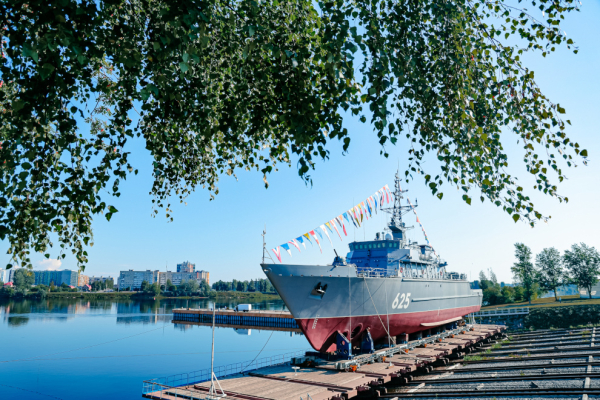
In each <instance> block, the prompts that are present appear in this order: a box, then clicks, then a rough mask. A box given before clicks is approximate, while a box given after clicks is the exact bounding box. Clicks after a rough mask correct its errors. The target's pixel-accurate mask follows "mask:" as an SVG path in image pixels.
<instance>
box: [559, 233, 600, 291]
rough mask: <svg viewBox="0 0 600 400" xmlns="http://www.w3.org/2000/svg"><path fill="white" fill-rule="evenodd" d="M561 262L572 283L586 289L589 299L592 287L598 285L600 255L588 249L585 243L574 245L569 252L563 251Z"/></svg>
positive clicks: (594, 250) (594, 249)
mask: <svg viewBox="0 0 600 400" xmlns="http://www.w3.org/2000/svg"><path fill="white" fill-rule="evenodd" d="M563 260H564V263H565V266H566V267H567V269H568V270H569V272H570V274H571V278H572V279H573V282H574V283H575V284H577V286H579V287H582V288H585V289H587V292H588V295H589V296H590V299H591V298H592V286H594V285H595V284H596V283H598V275H600V254H598V251H597V250H596V248H595V247H589V246H587V245H586V244H585V243H580V244H579V245H577V244H574V245H572V246H571V250H565V254H564V256H563Z"/></svg>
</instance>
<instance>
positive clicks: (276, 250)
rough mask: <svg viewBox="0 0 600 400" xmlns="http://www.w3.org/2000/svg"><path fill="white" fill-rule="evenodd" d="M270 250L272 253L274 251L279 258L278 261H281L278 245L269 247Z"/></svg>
mask: <svg viewBox="0 0 600 400" xmlns="http://www.w3.org/2000/svg"><path fill="white" fill-rule="evenodd" d="M271 251H272V252H273V253H275V255H276V256H277V259H278V260H279V262H281V250H280V249H279V246H277V247H276V248H274V249H271Z"/></svg>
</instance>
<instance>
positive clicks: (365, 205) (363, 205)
mask: <svg viewBox="0 0 600 400" xmlns="http://www.w3.org/2000/svg"><path fill="white" fill-rule="evenodd" d="M391 197H392V194H391V192H390V191H389V186H388V185H385V186H384V187H382V188H381V189H379V190H378V191H377V192H375V193H374V194H373V195H371V196H369V197H367V198H366V200H365V201H362V202H360V203H358V204H357V205H355V206H354V207H352V208H351V209H349V210H347V211H346V212H344V213H342V214H340V215H339V216H337V217H334V218H333V219H331V220H330V221H327V222H325V223H324V224H323V225H320V226H319V227H318V228H315V229H314V230H311V231H310V232H308V233H305V234H303V235H301V236H298V237H297V238H296V239H292V240H290V241H288V242H287V243H284V244H282V245H280V246H277V247H276V248H274V249H271V251H273V253H274V254H275V256H277V259H278V260H279V262H281V249H282V248H283V249H284V250H285V251H287V252H288V254H289V255H290V257H291V256H292V250H291V247H290V245H292V246H294V247H295V248H296V249H298V251H299V252H301V249H300V243H302V246H304V249H306V242H305V240H308V242H309V243H310V244H311V245H312V244H313V243H312V239H314V240H315V242H317V245H318V246H319V250H320V251H321V253H322V252H323V249H322V247H321V241H320V240H319V238H320V239H321V240H324V238H323V234H325V236H327V239H328V240H329V243H330V244H331V245H332V246H333V242H332V240H331V236H330V235H329V232H331V233H333V231H334V230H335V232H336V233H337V234H338V237H339V238H340V240H343V239H342V234H341V233H340V230H339V229H338V226H337V225H339V226H340V227H341V228H342V230H343V231H344V235H346V236H348V232H347V230H346V224H345V223H344V219H345V220H346V222H352V224H354V226H355V227H356V228H360V226H361V224H362V223H363V222H364V220H365V219H367V220H368V219H369V217H373V214H377V209H378V208H379V209H380V210H381V209H382V207H383V203H384V202H385V201H387V203H388V204H389V203H390V198H391ZM409 204H410V200H409ZM411 207H412V205H411ZM412 209H413V212H414V213H415V215H416V211H415V210H414V207H412ZM417 222H419V225H421V230H422V231H423V234H424V235H425V240H427V243H428V244H429V239H428V238H427V233H426V232H425V229H424V228H423V225H422V224H421V223H420V221H419V218H418V217H417ZM328 230H329V232H328ZM315 231H316V233H315ZM317 235H318V237H317ZM311 236H312V239H311ZM434 253H435V251H434Z"/></svg>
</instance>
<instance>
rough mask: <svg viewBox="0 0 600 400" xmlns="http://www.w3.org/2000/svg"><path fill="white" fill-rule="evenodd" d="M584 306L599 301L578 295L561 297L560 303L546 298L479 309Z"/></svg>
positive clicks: (598, 302) (552, 298)
mask: <svg viewBox="0 0 600 400" xmlns="http://www.w3.org/2000/svg"><path fill="white" fill-rule="evenodd" d="M585 304H600V299H589V298H587V297H581V296H579V295H578V294H576V295H573V296H562V302H558V301H556V300H555V299H554V296H553V297H547V298H545V299H535V300H533V301H532V302H531V304H529V303H528V302H524V303H510V304H498V305H494V306H486V307H481V309H482V310H494V309H496V308H513V307H536V308H538V307H563V306H579V305H585Z"/></svg>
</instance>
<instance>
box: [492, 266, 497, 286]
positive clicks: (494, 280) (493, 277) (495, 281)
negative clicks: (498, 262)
mask: <svg viewBox="0 0 600 400" xmlns="http://www.w3.org/2000/svg"><path fill="white" fill-rule="evenodd" d="M490 281H491V282H492V284H493V285H494V286H496V285H498V278H496V274H495V273H494V271H491V270H490Z"/></svg>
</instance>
